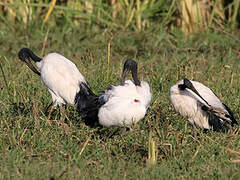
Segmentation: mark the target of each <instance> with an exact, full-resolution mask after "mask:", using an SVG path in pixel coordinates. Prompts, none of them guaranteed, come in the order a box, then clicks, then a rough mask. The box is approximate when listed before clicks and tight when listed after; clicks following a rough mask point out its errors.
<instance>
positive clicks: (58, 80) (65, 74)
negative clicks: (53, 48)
mask: <svg viewBox="0 0 240 180" xmlns="http://www.w3.org/2000/svg"><path fill="white" fill-rule="evenodd" d="M36 65H37V66H38V68H39V69H40V71H41V80H42V83H43V84H44V85H46V86H47V87H48V90H49V92H50V93H51V95H52V100H53V102H54V103H55V104H54V106H56V105H59V106H61V104H66V103H67V104H71V105H74V100H75V96H76V93H77V92H78V91H79V89H80V88H79V84H80V83H81V82H84V83H86V80H85V78H84V77H83V75H82V74H81V73H80V72H79V70H78V68H77V67H76V65H75V64H74V63H73V62H71V61H70V60H68V59H67V58H65V57H64V56H62V55H60V54H58V53H50V54H48V55H46V56H45V57H44V58H43V59H42V60H41V61H40V62H37V63H36ZM86 84H87V83H86Z"/></svg>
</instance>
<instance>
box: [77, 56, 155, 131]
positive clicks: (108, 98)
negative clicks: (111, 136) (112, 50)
mask: <svg viewBox="0 0 240 180" xmlns="http://www.w3.org/2000/svg"><path fill="white" fill-rule="evenodd" d="M129 71H131V72H132V77H133V81H131V80H125V79H126V76H127V74H128V72H129ZM80 86H81V88H80V91H79V93H78V95H77V97H78V98H80V99H81V101H78V102H79V103H78V110H79V112H80V113H81V114H83V115H84V116H85V121H86V123H87V122H88V123H89V124H93V123H94V122H98V123H99V124H100V125H102V126H106V127H109V126H129V125H132V124H133V123H137V122H138V121H139V120H141V119H142V118H143V117H144V116H145V114H146V111H147V108H148V106H149V104H150V101H151V98H152V94H151V92H150V87H149V85H148V83H147V82H145V81H139V79H138V77H137V63H136V62H135V61H134V60H127V61H125V63H124V68H123V73H122V79H121V83H120V85H118V86H111V87H110V88H109V89H107V90H106V91H105V92H104V94H102V95H95V94H94V93H93V92H92V91H91V89H90V88H89V87H88V86H87V85H85V84H84V83H82V84H81V85H80Z"/></svg>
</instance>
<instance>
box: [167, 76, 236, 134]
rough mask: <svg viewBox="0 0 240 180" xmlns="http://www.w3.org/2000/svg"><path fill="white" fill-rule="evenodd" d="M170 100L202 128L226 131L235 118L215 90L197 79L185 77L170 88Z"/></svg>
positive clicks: (178, 110)
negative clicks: (191, 79) (192, 79)
mask: <svg viewBox="0 0 240 180" xmlns="http://www.w3.org/2000/svg"><path fill="white" fill-rule="evenodd" d="M170 100H171V103H172V104H173V106H174V108H175V110H176V111H177V112H179V113H180V114H181V115H182V116H184V117H188V118H189V119H188V120H189V121H190V122H191V123H192V124H193V126H194V128H195V125H197V126H198V127H200V128H202V129H207V130H215V131H225V130H226V129H228V128H229V127H231V126H233V125H234V124H238V123H237V121H236V120H235V118H234V116H233V113H232V111H231V110H230V108H229V107H228V106H227V105H225V104H224V103H222V102H221V101H220V99H219V98H218V97H217V96H216V95H215V94H214V92H213V91H212V90H211V89H209V88H208V87H206V86H205V85H203V84H201V83H200V82H197V81H190V80H188V79H186V78H185V79H183V80H180V81H179V82H177V83H176V84H175V85H173V86H172V87H171V88H170Z"/></svg>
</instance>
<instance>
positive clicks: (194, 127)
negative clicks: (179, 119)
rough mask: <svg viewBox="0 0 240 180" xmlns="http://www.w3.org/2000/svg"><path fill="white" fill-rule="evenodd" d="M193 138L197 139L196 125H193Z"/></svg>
mask: <svg viewBox="0 0 240 180" xmlns="http://www.w3.org/2000/svg"><path fill="white" fill-rule="evenodd" d="M193 136H194V139H197V138H198V137H197V128H196V125H195V124H194V123H193Z"/></svg>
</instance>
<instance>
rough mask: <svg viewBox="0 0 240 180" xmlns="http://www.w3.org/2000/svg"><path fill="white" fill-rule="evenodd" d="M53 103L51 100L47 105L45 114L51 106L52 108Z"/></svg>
mask: <svg viewBox="0 0 240 180" xmlns="http://www.w3.org/2000/svg"><path fill="white" fill-rule="evenodd" d="M52 105H53V102H51V103H50V104H49V105H48V106H47V108H46V109H45V111H44V114H47V112H48V110H49V108H50V107H51V106H52Z"/></svg>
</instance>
